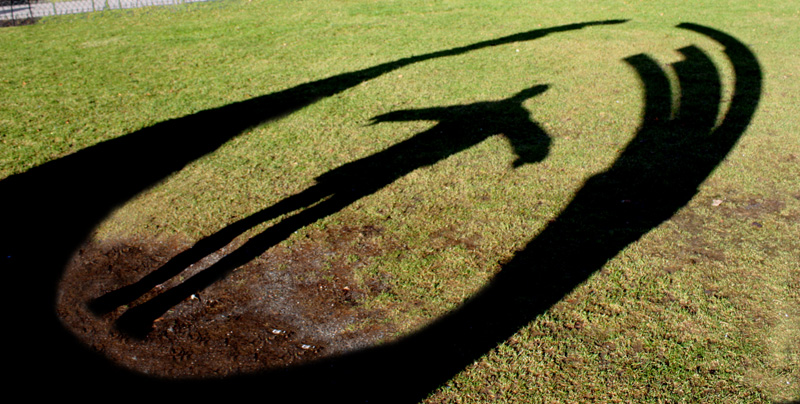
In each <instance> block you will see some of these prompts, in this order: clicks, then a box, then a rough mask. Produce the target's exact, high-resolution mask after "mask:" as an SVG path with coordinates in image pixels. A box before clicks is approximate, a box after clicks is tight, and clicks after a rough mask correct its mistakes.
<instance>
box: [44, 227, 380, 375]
mask: <svg viewBox="0 0 800 404" xmlns="http://www.w3.org/2000/svg"><path fill="white" fill-rule="evenodd" d="M382 232H383V231H382V229H381V228H379V227H374V226H360V227H351V226H339V227H336V228H333V229H326V230H318V231H316V234H310V235H309V236H308V237H307V238H305V239H304V240H301V241H297V242H295V243H293V244H291V245H280V246H276V247H274V248H272V249H270V250H269V251H267V252H266V253H264V254H263V255H261V256H260V257H259V258H257V259H256V260H253V261H251V262H250V263H248V264H246V265H244V266H241V267H239V268H237V269H236V270H234V271H233V272H232V273H230V274H229V275H228V276H227V277H225V278H224V279H222V280H219V281H217V282H216V283H214V284H213V285H212V286H210V287H208V288H206V289H204V290H202V291H201V292H199V293H196V294H193V295H192V296H189V297H187V298H186V299H185V300H184V301H183V302H181V303H180V304H178V305H176V306H174V307H173V308H172V309H171V310H169V311H168V312H167V313H166V314H165V315H164V316H162V317H160V318H159V319H158V320H157V321H156V322H155V323H154V324H153V329H152V331H151V332H150V333H149V334H147V336H146V337H145V338H144V339H138V338H132V337H131V336H128V335H126V334H125V333H123V332H120V331H119V330H118V329H116V328H115V320H116V319H117V318H118V317H119V316H120V315H121V314H123V313H124V312H125V311H126V310H127V309H129V307H134V306H136V305H138V304H141V303H143V302H146V301H148V300H149V299H151V298H153V297H154V296H156V295H158V294H159V293H161V292H163V291H165V290H168V289H170V288H172V287H174V286H175V285H177V284H179V283H181V282H182V281H183V280H184V279H186V278H188V277H191V276H192V275H193V273H192V272H193V271H195V272H197V271H201V270H202V265H198V266H197V267H198V268H194V267H195V266H192V267H189V268H187V269H186V270H184V272H183V273H181V274H180V275H178V276H176V277H174V278H173V279H171V280H170V281H168V282H164V283H162V284H161V285H158V286H157V287H155V288H153V289H152V290H151V291H150V292H148V293H146V294H145V295H143V296H142V297H141V298H139V299H137V300H136V301H134V302H132V303H131V304H130V305H129V306H128V305H125V306H121V307H119V308H117V309H116V310H113V311H112V312H110V313H108V314H105V315H97V314H95V313H93V312H92V311H91V310H90V309H89V306H88V305H89V303H90V302H91V301H92V300H93V299H96V298H98V297H100V296H103V295H104V294H106V293H109V292H111V291H114V290H117V289H119V288H121V287H124V286H126V285H129V284H132V283H134V282H136V281H137V280H139V279H141V278H142V277H143V276H145V275H146V274H148V273H150V272H152V271H155V270H157V269H158V268H160V267H161V266H163V265H164V264H165V263H166V262H168V261H169V260H170V259H171V258H172V257H174V256H175V255H177V254H178V253H180V252H181V251H184V250H186V249H187V248H190V247H191V246H190V244H189V243H188V242H186V241H185V240H182V239H180V238H178V237H173V238H170V239H167V240H164V239H127V240H114V241H93V242H89V243H87V244H86V245H85V246H84V247H83V248H81V249H80V251H79V252H77V253H76V254H75V256H74V257H73V259H72V261H71V263H70V265H69V267H68V268H67V270H66V271H65V275H64V277H63V279H62V281H61V284H60V286H59V296H58V303H57V313H58V315H59V317H60V319H61V321H62V322H63V323H64V325H65V326H66V327H67V328H68V329H70V330H71V331H72V332H73V333H74V334H75V335H76V336H78V338H79V339H80V340H81V341H83V342H84V343H85V344H87V345H88V346H90V347H92V348H93V349H95V350H97V351H99V352H101V353H102V354H104V355H105V356H107V357H108V358H110V359H111V360H112V361H114V362H116V363H117V364H119V365H122V366H124V367H127V368H130V369H133V370H136V371H140V372H143V373H147V374H151V375H156V376H163V377H173V378H184V377H192V378H194V377H219V376H226V375H231V374H237V373H246V372H255V371H259V370H263V369H268V368H276V367H284V366H289V365H295V364H298V363H301V362H305V361H308V360H312V359H316V358H321V357H324V356H328V355H332V354H337V353H342V352H346V351H351V350H355V349H358V348H361V347H364V346H366V345H371V344H374V343H376V342H379V341H381V340H383V339H386V338H388V337H389V336H390V335H391V333H392V326H391V325H390V324H389V323H388V321H386V319H385V316H384V315H383V313H382V312H381V311H379V310H375V309H368V308H367V307H368V305H367V304H365V303H367V302H368V301H369V300H371V299H372V298H374V297H375V296H377V295H379V294H381V293H390V292H391V287H392V286H391V278H390V277H389V276H388V275H386V274H383V273H380V272H373V274H372V275H369V274H367V275H365V274H364V271H359V270H358V269H359V268H363V267H364V266H366V265H368V263H369V262H370V259H371V258H372V257H375V256H378V255H380V254H383V253H384V249H385V248H386V243H385V242H384V241H383V237H382ZM232 248H234V247H232V246H228V247H226V248H225V249H223V250H221V251H219V252H217V253H215V254H220V255H222V254H226V252H227V251H226V250H230V249H232ZM208 259H210V260H213V259H215V257H209V258H208Z"/></svg>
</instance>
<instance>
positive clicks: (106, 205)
mask: <svg viewBox="0 0 800 404" xmlns="http://www.w3.org/2000/svg"><path fill="white" fill-rule="evenodd" d="M623 22H625V21H624V20H607V21H591V22H585V23H576V24H568V25H562V26H556V27H550V28H544V29H536V30H531V31H527V32H521V33H517V34H513V35H508V36H505V37H502V38H497V39H493V40H487V41H481V42H477V43H473V44H470V45H466V46H461V47H456V48H452V49H446V50H441V51H436V52H431V53H427V54H423V55H417V56H411V57H406V58H401V59H398V60H395V61H391V62H387V63H383V64H379V65H376V66H372V67H369V68H365V69H361V70H357V71H353V72H348V73H343V74H338V75H335V76H331V77H328V78H324V79H320V80H316V81H312V82H308V83H305V84H301V85H298V86H295V87H291V88H288V89H286V90H283V91H278V92H274V93H270V94H267V95H263V96H259V97H255V98H252V99H248V100H245V101H241V102H235V103H231V104H228V105H225V106H221V107H219V108H213V109H207V110H203V111H200V112H197V113H194V114H191V115H188V116H184V117H180V118H175V119H170V120H167V121H163V122H160V123H157V124H155V125H152V126H149V127H145V128H142V129H140V130H137V131H135V132H132V133H130V134H127V135H124V136H121V137H118V138H115V139H112V140H108V141H105V142H102V143H98V144H96V145H93V146H90V147H87V148H85V149H82V150H80V151H78V152H75V153H73V154H70V155H67V156H64V157H61V158H59V159H56V160H53V161H50V162H47V163H44V164H42V165H40V166H37V167H34V168H32V169H30V170H28V171H26V172H23V173H19V174H15V175H12V176H9V177H7V178H4V179H2V180H0V269H2V274H3V275H2V276H3V280H4V284H6V285H13V293H11V294H3V295H2V299H3V302H4V303H5V304H4V306H3V307H6V308H13V310H8V311H7V316H6V318H5V321H6V322H7V323H8V324H15V325H19V327H17V328H19V329H23V330H25V332H24V333H19V332H6V333H5V334H6V337H7V338H8V341H7V343H6V345H7V346H13V347H15V348H16V349H17V350H19V351H21V352H26V356H25V359H24V360H18V361H15V362H14V368H15V373H14V377H18V378H20V379H46V380H48V381H55V380H68V381H69V382H68V384H70V385H74V386H79V385H82V383H84V381H95V380H115V381H125V382H124V383H127V382H129V381H131V380H138V381H142V380H143V379H144V377H143V376H141V375H137V374H134V373H132V372H130V371H127V370H124V369H120V368H117V367H116V366H112V365H110V364H109V363H108V362H107V360H106V359H105V358H103V357H102V356H100V355H97V354H96V353H94V352H91V351H89V350H87V348H85V347H84V346H83V345H82V344H81V343H80V342H78V341H77V340H76V339H75V337H74V336H73V335H72V334H70V333H69V332H68V331H67V330H66V329H65V328H64V327H63V326H62V325H61V323H60V320H59V317H58V315H57V313H56V312H55V299H56V297H57V295H58V282H59V280H60V278H61V275H62V272H63V270H64V268H65V266H66V264H67V262H68V260H69V259H70V257H71V256H72V255H73V254H74V253H75V252H76V251H77V250H78V249H79V247H80V245H81V244H82V243H83V242H84V241H85V240H86V239H87V238H88V236H89V235H90V234H91V232H92V230H93V229H94V228H95V227H96V226H97V225H98V223H100V222H101V221H102V220H103V219H104V218H105V217H107V216H108V215H109V214H110V213H111V212H112V211H113V209H115V208H116V207H118V206H120V205H122V204H124V203H126V202H127V201H129V200H130V199H132V198H133V197H135V196H136V195H137V194H139V193H141V192H142V191H144V190H146V189H147V188H149V187H151V186H153V185H155V184H157V183H159V182H160V181H162V180H164V179H165V178H167V177H169V176H170V175H171V174H172V173H174V172H176V171H178V170H181V169H182V168H183V167H185V166H186V165H187V164H189V163H191V162H193V161H195V160H197V159H198V158H201V157H203V156H205V155H207V154H209V153H212V152H214V151H215V150H217V149H218V148H219V147H220V146H222V145H223V144H225V143H226V142H227V141H229V140H231V139H233V138H235V137H237V136H239V135H242V134H244V133H246V132H247V130H248V129H249V128H252V127H255V126H257V125H261V124H264V123H266V122H270V121H273V120H276V119H280V118H281V117H283V116H286V115H288V114H291V113H294V112H296V111H298V110H300V109H302V108H304V107H306V106H308V105H311V104H313V103H315V102H316V101H318V100H320V99H323V98H326V97H330V96H333V95H335V94H338V93H341V92H342V91H345V90H347V89H349V88H352V87H354V86H356V85H358V84H360V83H363V82H365V81H368V80H371V79H374V78H376V77H379V76H381V75H383V74H386V73H388V72H391V71H393V70H396V69H399V68H402V67H405V66H409V65H412V64H415V63H420V62H424V61H429V60H434V59H437V58H442V57H450V56H457V55H462V54H466V53H469V52H472V51H477V50H480V49H486V48H490V47H494V46H501V45H506V44H511V43H514V42H523V41H531V40H536V39H539V38H543V37H545V36H547V35H550V34H555V33H562V32H569V31H574V30H580V29H583V28H588V27H592V26H603V25H613V24H620V23H623ZM43 363H47V365H46V366H42V364H43ZM75 363H80V364H82V366H81V372H80V373H75V372H74V365H73V364H75ZM78 374H80V376H77V375H78Z"/></svg>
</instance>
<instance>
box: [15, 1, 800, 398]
mask: <svg viewBox="0 0 800 404" xmlns="http://www.w3.org/2000/svg"><path fill="white" fill-rule="evenodd" d="M791 3H792V2H779V1H773V0H768V1H762V2H758V3H755V2H748V1H728V2H717V1H702V2H691V3H690V2H684V1H677V0H676V1H666V2H658V4H656V3H653V2H645V1H622V0H616V1H604V2H600V4H599V5H598V4H595V3H591V2H588V3H587V2H578V1H539V2H527V1H521V0H520V1H517V0H513V1H488V0H482V1H479V0H467V1H457V0H444V1H435V2H430V1H416V0H412V1H403V2H374V1H366V0H348V1H331V2H317V1H292V2H281V1H272V0H269V1H259V0H255V1H216V2H211V3H206V4H192V5H186V6H182V7H181V8H174V7H168V8H163V9H158V8H149V9H141V10H124V11H117V12H104V13H95V14H87V15H74V16H63V17H55V18H46V19H43V20H42V21H40V22H39V23H37V24H34V25H30V26H23V27H13V28H3V29H2V30H0V40H2V43H3V52H1V53H0V67H1V69H2V70H1V71H2V73H0V96H2V99H3V102H2V103H0V178H5V177H7V176H11V175H14V174H17V173H21V172H25V171H26V170H28V169H30V168H32V167H35V166H37V165H40V164H42V163H44V162H47V161H50V160H53V159H57V158H59V157H61V156H64V155H67V154H69V153H73V152H76V151H78V150H81V149H83V148H86V147H88V146H90V145H93V144H97V143H99V142H103V141H106V140H109V139H113V138H116V137H120V136H125V135H126V134H129V133H131V132H133V131H135V130H137V129H140V128H143V127H146V126H149V125H153V124H155V123H158V122H162V121H164V120H167V119H171V118H177V117H181V116H185V115H189V114H192V113H195V112H198V111H202V110H205V109H209V108H214V107H219V106H224V105H227V104H230V103H233V102H237V101H243V100H247V99H251V98H253V97H256V96H260V95H265V94H269V93H272V92H275V91H279V90H283V89H287V88H290V87H293V86H295V85H299V84H302V83H306V82H310V81H314V80H318V79H323V78H326V77H330V76H334V75H336V74H340V73H346V72H351V71H355V70H358V69H363V68H368V67H371V66H375V65H377V64H380V63H384V62H389V61H393V60H398V59H401V58H404V57H409V56H415V55H422V54H427V53H430V52H435V51H441V50H447V49H452V48H455V47H459V46H464V45H469V44H473V43H476V42H480V41H486V40H490V39H495V38H499V37H503V36H506V35H511V34H515V33H519V32H524V31H529V30H532V29H537V28H546V27H552V26H558V25H563V24H570V23H577V22H586V21H596V20H606V19H630V21H629V22H627V23H625V24H620V25H612V26H599V27H590V28H584V29H581V30H576V31H569V32H563V33H555V34H551V35H548V36H546V37H543V38H539V39H536V40H532V41H527V42H518V43H513V44H506V45H500V46H496V47H489V48H484V49H480V50H477V51H474V52H469V53H466V54H463V55H458V56H451V57H442V58H437V59H432V60H429V61H425V62H422V63H418V64H413V65H409V66H406V67H403V68H400V69H397V70H395V71H391V72H389V73H387V74H385V75H383V76H380V77H377V78H375V79H373V80H369V81H366V82H364V83H363V84H361V85H359V86H356V87H353V88H351V89H348V90H346V91H344V92H342V93H339V94H337V95H335V96H333V97H329V98H325V99H322V100H320V101H318V102H317V103H315V104H312V105H310V106H308V107H307V108H305V109H303V110H301V111H299V112H297V113H294V114H292V115H290V116H287V117H285V118H283V119H281V120H279V121H276V122H271V123H269V124H265V125H262V126H259V127H256V128H253V129H251V130H249V131H247V132H246V133H243V134H242V135H240V136H239V137H237V138H234V139H232V140H231V141H229V142H228V143H226V144H225V145H224V146H223V147H221V148H220V149H219V150H218V151H216V152H215V153H213V154H211V155H208V156H206V157H203V158H201V159H198V160H197V161H195V162H193V163H192V164H190V165H189V166H187V167H186V168H185V169H183V170H181V171H179V172H176V173H175V174H174V175H172V176H171V177H169V178H167V179H166V180H165V181H164V182H162V183H160V184H157V185H155V186H154V187H152V188H151V189H150V190H148V191H146V192H144V193H142V194H140V195H139V196H138V197H137V198H136V199H134V200H132V201H130V202H129V203H127V204H126V205H124V206H122V207H120V208H119V209H118V210H117V211H116V212H115V213H114V214H113V215H112V216H111V217H110V218H109V219H108V220H106V221H105V222H104V223H103V224H102V225H101V226H100V227H99V228H98V230H97V232H96V234H95V237H97V238H100V239H103V238H109V239H111V238H125V237H132V236H152V237H166V236H169V235H173V234H179V235H183V236H186V237H188V238H192V239H197V238H200V237H202V236H204V235H208V234H212V233H214V232H215V231H216V230H218V229H220V228H222V227H223V226H224V225H225V224H227V223H230V222H233V221H235V220H237V219H240V218H243V217H247V216H249V215H250V214H253V213H254V212H257V211H259V210H261V209H263V208H265V207H267V206H270V205H271V204H272V203H274V202H276V201H278V200H280V199H282V198H283V197H286V196H289V195H291V194H294V193H296V192H299V191H302V190H303V189H305V188H306V187H308V186H310V185H312V184H313V183H314V178H315V177H316V176H318V175H321V174H323V173H325V172H327V171H328V170H331V169H334V168H336V167H338V166H340V165H342V164H344V163H346V162H349V161H353V160H356V159H358V158H361V157H365V156H368V155H370V154H371V153H374V152H376V151H379V150H381V149H383V148H385V147H388V146H390V145H392V144H395V143H397V142H399V141H402V140H404V139H407V138H408V137H410V136H413V135H414V134H417V133H420V132H422V131H425V130H427V129H429V128H430V127H431V126H432V125H434V124H435V122H431V121H413V122H401V123H397V122H394V123H381V124H377V125H369V123H370V119H371V118H372V117H375V116H377V115H380V114H384V113H387V112H391V111H395V110H408V109H419V108H428V107H436V106H448V105H458V104H468V103H474V102H478V101H490V100H499V99H502V98H506V97H508V96H510V95H512V94H514V93H516V92H518V91H520V90H521V89H523V88H527V87H530V86H532V85H536V84H548V85H549V86H550V87H549V89H548V90H547V91H546V92H545V93H544V94H542V95H539V96H537V97H534V98H533V99H531V100H528V101H526V102H525V107H526V108H527V109H529V111H530V113H531V120H532V121H534V122H536V123H538V124H539V125H540V126H541V127H542V128H543V129H544V130H545V131H546V132H547V133H548V134H549V135H550V136H551V138H552V140H553V143H552V148H551V150H550V154H549V156H548V158H547V159H546V160H545V161H543V162H541V163H538V164H533V165H527V166H524V167H520V168H517V169H513V168H512V167H511V163H512V162H513V160H514V155H513V153H512V151H511V148H510V146H509V144H508V142H507V141H506V140H505V139H503V138H502V137H493V138H490V139H488V140H486V141H485V142H483V143H481V144H479V145H478V146H476V147H474V148H471V149H469V150H467V151H464V152H462V153H459V154H456V155H454V156H451V157H450V158H448V159H446V160H443V161H442V162H440V163H439V164H437V165H435V166H431V167H427V168H423V169H420V170H417V171H415V172H413V173H411V174H409V175H408V176H406V177H404V178H401V179H399V180H398V181H396V182H395V183H393V184H391V185H389V186H387V187H385V188H384V189H382V190H381V191H380V192H378V193H376V194H374V195H371V196H369V197H366V198H363V199H362V200H360V201H358V202H357V203H355V204H353V205H351V206H349V207H348V208H346V209H344V210H343V211H341V212H339V213H337V214H336V215H332V216H330V217H327V218H324V219H322V220H321V221H319V222H317V223H315V224H314V225H312V227H313V229H305V230H303V231H300V232H298V234H297V235H296V236H297V237H304V236H305V235H306V233H308V234H312V233H313V230H319V229H335V228H336V227H337V226H342V225H344V224H350V225H352V224H356V225H379V226H381V227H382V228H384V229H385V232H384V233H383V236H382V237H383V238H385V240H383V242H384V243H385V246H387V254H386V256H384V257H381V258H379V259H376V260H374V262H373V263H372V265H371V266H369V267H367V268H363V269H362V270H363V271H365V273H368V272H369V271H380V272H382V273H386V274H389V275H391V279H392V282H393V285H392V287H393V288H392V292H391V293H386V294H384V295H381V296H379V297H378V298H377V299H375V301H371V302H367V303H366V304H369V305H373V306H374V307H376V308H380V309H382V310H384V312H385V313H386V315H385V317H386V318H385V319H382V320H383V321H390V322H393V323H395V325H396V326H397V328H398V330H400V331H401V332H408V331H410V330H413V329H416V328H418V327H421V326H423V325H424V324H425V323H427V322H429V321H431V320H433V319H435V318H436V317H438V316H440V315H442V314H445V313H446V312H448V311H450V310H453V309H455V308H457V307H458V305H459V304H460V303H461V302H463V301H464V300H465V299H466V298H468V297H469V296H470V295H472V294H473V293H474V292H475V291H477V290H479V289H480V287H481V286H482V285H484V284H485V283H486V282H488V281H489V280H490V279H491V278H492V276H493V275H494V274H495V273H496V271H497V270H498V269H499V268H500V266H501V263H502V262H504V261H505V260H507V259H509V258H510V257H511V256H513V254H514V253H515V251H517V250H518V249H520V248H522V247H523V246H524V245H525V244H526V243H527V242H528V241H529V240H531V239H532V238H534V237H535V236H536V234H537V233H538V232H539V231H541V230H542V228H543V227H544V226H546V225H547V223H548V222H549V221H550V220H552V219H554V218H555V217H556V216H557V215H558V213H559V212H560V210H561V209H562V208H564V206H566V205H567V204H568V203H569V202H570V200H571V198H572V196H573V194H574V193H575V192H576V191H577V190H578V189H579V188H580V186H581V185H582V183H583V181H584V180H586V179H587V178H589V177H590V176H592V175H593V174H595V173H597V172H599V171H602V170H603V169H604V168H606V167H607V166H609V165H610V164H611V163H612V162H613V161H614V160H615V158H616V156H617V154H618V153H619V152H620V150H621V149H622V148H623V147H624V146H625V145H626V143H627V142H628V140H630V138H631V136H632V135H633V134H634V133H635V132H636V129H637V128H638V126H639V124H640V122H639V118H640V114H641V109H642V94H641V93H642V89H641V88H640V87H639V82H638V81H637V76H636V74H635V72H634V71H632V69H631V68H630V67H629V66H627V65H626V64H625V63H623V62H622V59H623V58H625V57H628V56H631V55H634V54H638V53H647V54H649V55H651V56H652V57H654V58H656V59H657V60H658V61H659V62H660V63H663V64H664V66H666V65H667V64H669V63H673V62H676V61H678V60H679V57H680V55H679V54H677V53H676V52H675V50H676V49H678V48H681V47H684V46H686V45H689V44H696V45H698V46H700V47H703V48H704V49H706V50H707V51H708V52H709V53H711V54H712V56H714V57H713V59H714V62H715V63H717V65H718V66H717V67H718V69H719V70H720V73H721V74H722V76H723V83H726V84H725V85H726V86H727V87H725V88H724V90H725V91H730V85H731V72H730V67H729V66H727V65H726V64H725V61H724V59H723V58H721V57H720V52H721V50H720V49H719V46H718V45H716V44H714V43H713V42H711V41H710V40H708V39H706V38H703V37H700V36H697V35H692V34H691V33H688V32H686V31H681V30H677V29H675V25H677V24H678V23H681V22H695V23H699V24H704V25H707V26H711V27H714V28H716V29H719V30H722V31H725V32H727V33H728V34H731V35H733V36H735V37H737V38H738V39H739V40H740V41H742V42H743V43H745V44H746V45H747V46H748V47H750V49H751V50H752V51H753V53H754V54H755V55H756V56H757V57H758V58H759V61H760V63H761V64H762V68H763V70H764V83H765V88H764V93H763V94H762V101H761V105H760V108H759V110H758V111H757V113H756V117H755V119H754V121H753V123H752V124H751V126H750V128H749V129H748V130H747V132H746V133H745V135H744V136H743V138H742V140H741V141H740V143H739V144H738V145H737V147H736V148H735V149H734V150H733V151H732V152H731V154H730V155H729V157H728V159H727V160H725V161H724V162H723V163H722V164H721V165H720V167H719V168H718V169H717V171H716V172H715V173H714V174H713V175H712V176H711V177H710V178H709V179H708V180H707V181H706V183H704V185H703V186H702V188H701V190H700V193H699V194H698V195H697V196H696V197H695V198H694V199H693V200H692V201H690V202H689V204H688V205H687V206H686V207H685V208H684V209H682V210H681V211H680V212H678V213H677V214H676V215H675V217H674V218H673V219H672V220H670V221H668V222H666V223H664V224H663V225H662V226H660V227H658V228H656V229H655V230H653V231H651V232H650V233H648V234H647V235H646V236H645V237H643V238H642V239H641V240H640V241H639V242H637V243H635V244H633V245H631V246H630V247H629V248H628V249H626V250H624V251H622V252H621V253H620V254H619V255H618V256H617V257H616V258H615V259H614V260H612V261H611V262H609V263H608V264H607V265H606V266H605V267H604V268H603V269H602V271H600V272H598V273H596V274H595V275H594V276H593V277H592V278H590V279H588V280H587V281H586V282H585V283H583V284H582V285H580V286H579V287H578V288H576V289H575V290H574V291H573V293H572V294H571V295H570V296H568V297H567V298H566V299H564V300H563V301H561V302H560V303H558V304H557V305H556V306H554V307H552V309H551V310H550V311H548V312H547V313H546V314H545V315H542V316H540V317H539V318H537V319H536V320H534V321H533V322H531V323H530V324H529V325H528V326H527V327H525V328H523V329H521V330H519V332H518V333H517V334H516V335H515V336H513V337H512V338H510V339H509V340H508V341H507V342H506V343H504V344H501V345H500V346H498V347H497V348H496V349H495V350H494V351H492V352H490V353H488V354H487V355H486V356H485V357H484V358H482V359H481V360H479V361H477V362H476V363H474V364H473V365H472V366H470V367H468V368H467V369H465V370H464V371H463V372H462V373H461V374H459V375H458V376H457V377H455V378H454V379H453V380H451V381H450V382H449V383H447V384H446V385H445V386H442V388H441V389H440V390H439V391H437V392H435V393H434V394H433V395H432V396H431V397H429V399H428V401H429V402H494V401H501V402H502V401H509V402H531V401H547V402H550V401H554V402H587V401H606V402H609V401H613V400H621V401H626V402H627V401H632V402H639V401H655V402H659V401H660V402H674V401H688V402H697V401H706V402H770V401H787V400H797V399H800V373H798V370H797V369H800V347H799V346H798V345H797V342H796V341H798V340H800V295H799V294H798V293H800V292H798V290H800V269H799V268H800V257H798V253H797V252H798V251H800V243H799V242H798V241H797V240H798V239H799V238H800V237H798V236H800V224H799V222H800V186H798V181H797V178H798V176H800V168H798V167H800V164H799V163H798V162H800V124H799V123H798V119H797V117H798V116H800V108H799V107H798V105H800V79H799V78H798V71H797V66H800V54H798V53H797V52H796V42H797V41H793V40H792V38H798V37H800V35H798V33H800V30H799V29H798V28H797V27H799V26H800V11H798V10H797V9H796V7H794V8H793V7H792V6H791ZM726 80H727V81H726ZM142 164H147V162H146V161H142ZM98 169H99V170H101V169H102V167H98ZM2 197H8V196H2ZM715 200H718V201H721V203H716V202H714V201H715ZM266 225H268V224H265V225H263V226H262V229H263V228H264V227H265V226H266ZM258 230H259V229H256V231H258ZM454 240H455V242H454ZM463 240H469V245H470V246H472V245H473V244H474V246H475V247H470V248H467V247H465V243H464V242H463ZM291 242H292V239H290V240H287V243H291ZM390 246H394V247H397V246H402V247H403V248H395V249H394V250H392V249H391V248H389V247H390Z"/></svg>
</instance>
